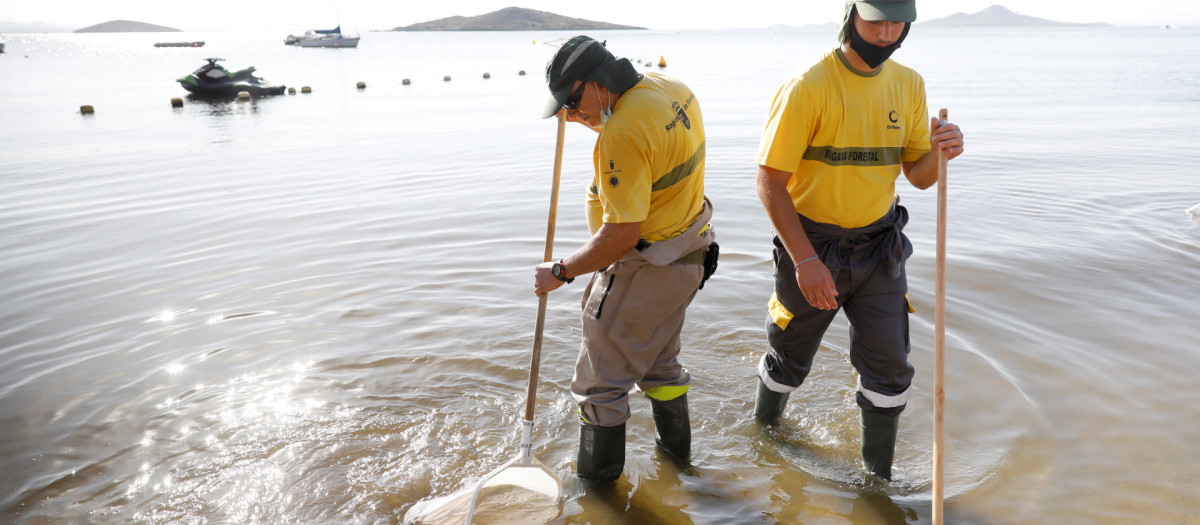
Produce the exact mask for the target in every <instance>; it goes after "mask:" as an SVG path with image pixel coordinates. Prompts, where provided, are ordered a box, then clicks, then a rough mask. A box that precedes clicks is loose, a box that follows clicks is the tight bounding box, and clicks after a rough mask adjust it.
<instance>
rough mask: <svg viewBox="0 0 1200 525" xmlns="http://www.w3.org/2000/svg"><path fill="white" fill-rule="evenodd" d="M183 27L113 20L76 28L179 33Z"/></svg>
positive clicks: (84, 29) (125, 31)
mask: <svg viewBox="0 0 1200 525" xmlns="http://www.w3.org/2000/svg"><path fill="white" fill-rule="evenodd" d="M182 31H183V30H182V29H175V28H173V27H164V26H156V25H154V24H147V23H145V22H133V21H130V20H113V21H111V22H104V23H103V24H96V25H94V26H88V27H85V28H83V29H76V30H75V32H76V33H179V32H182Z"/></svg>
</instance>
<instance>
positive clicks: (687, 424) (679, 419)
mask: <svg viewBox="0 0 1200 525" xmlns="http://www.w3.org/2000/svg"><path fill="white" fill-rule="evenodd" d="M650 408H651V409H652V411H653V412H654V428H655V429H656V430H657V431H658V437H656V438H655V439H654V442H655V443H657V444H658V446H659V447H662V449H663V450H665V451H667V452H669V453H670V454H671V455H673V456H676V457H679V458H687V457H688V455H689V454H691V453H692V425H691V421H690V420H689V419H688V404H687V394H683V395H682V396H679V397H677V398H675V399H672V400H670V401H659V400H657V399H654V398H650Z"/></svg>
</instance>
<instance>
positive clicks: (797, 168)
mask: <svg viewBox="0 0 1200 525" xmlns="http://www.w3.org/2000/svg"><path fill="white" fill-rule="evenodd" d="M916 16H917V13H916V6H915V2H914V1H913V0H874V1H865V2H856V1H847V2H846V11H845V18H844V20H843V25H842V30H841V34H839V35H838V39H839V41H840V42H841V46H840V47H838V48H835V49H833V50H832V51H830V52H829V53H827V54H826V55H825V56H824V57H823V58H822V59H821V61H820V62H818V63H817V64H816V65H815V66H813V67H812V68H811V69H809V70H808V71H806V72H805V73H803V74H801V75H800V76H798V77H796V78H794V79H792V80H790V81H788V82H787V83H785V84H784V85H783V87H782V88H781V89H780V90H779V93H778V94H777V95H776V96H775V100H774V102H773V104H772V105H771V111H770V115H769V116H768V119H767V124H766V127H765V129H764V131H763V135H762V139H761V142H760V144H759V155H758V164H759V167H758V183H757V184H758V195H759V198H760V199H761V200H762V203H763V207H764V208H766V211H767V215H768V216H769V217H770V220H771V223H772V225H773V226H774V229H775V240H774V243H775V257H774V259H775V293H774V295H772V297H771V300H770V303H769V308H768V310H769V314H768V319H767V338H768V340H769V342H770V349H769V350H768V351H767V352H766V353H765V354H764V355H763V358H762V360H761V361H760V363H759V370H758V377H759V381H758V394H757V396H756V399H755V407H754V415H755V417H756V418H758V419H759V420H761V421H763V422H765V423H767V424H775V423H776V422H777V421H778V420H779V418H780V416H781V415H782V413H783V409H784V405H785V403H786V402H787V399H788V395H789V393H790V392H792V391H793V390H795V389H796V388H797V387H799V386H800V384H801V383H802V382H803V381H804V379H805V377H806V376H807V375H808V372H809V370H810V368H811V366H812V361H813V357H814V356H815V355H816V352H817V349H818V347H819V346H820V344H821V338H822V336H823V335H824V333H825V330H826V329H827V328H828V327H829V324H830V322H832V320H833V317H834V315H835V314H836V313H837V311H838V310H839V309H841V310H844V311H845V312H846V317H847V319H848V320H849V321H850V362H851V364H853V365H854V368H855V369H856V370H857V371H858V373H859V388H858V394H857V402H858V405H859V407H860V408H861V412H862V453H863V462H864V464H865V466H866V468H867V470H869V471H871V472H872V473H874V474H876V475H878V476H880V477H882V478H884V479H889V480H890V479H891V466H892V459H893V455H894V452H895V443H896V430H897V428H898V423H899V418H900V413H901V412H902V411H903V410H904V407H905V404H906V403H907V400H908V394H909V387H910V386H911V384H912V377H913V372H914V371H913V367H912V365H911V364H909V362H908V352H909V337H908V314H909V312H910V311H911V310H909V305H908V299H907V296H906V294H907V291H908V284H907V280H906V277H905V272H904V261H905V259H907V258H908V256H909V255H911V254H912V245H911V244H910V243H909V241H908V238H907V237H905V236H904V234H903V233H902V231H901V230H902V229H903V227H904V225H905V223H907V222H908V212H907V211H906V210H905V209H904V207H903V206H900V205H899V204H898V202H897V197H896V188H895V181H896V178H897V176H898V175H899V174H900V173H901V171H903V173H904V175H905V177H906V178H908V181H909V182H910V183H911V184H912V185H913V186H916V187H917V188H921V189H925V188H928V187H930V186H932V185H933V184H935V183H936V182H937V154H936V153H935V151H936V150H937V149H938V148H940V149H941V150H942V151H944V152H945V153H946V155H947V156H948V158H954V157H957V156H958V155H959V154H961V153H962V151H963V135H962V132H961V131H960V130H959V128H958V126H956V125H954V124H949V123H947V124H945V125H939V123H938V121H937V119H932V122H930V120H927V119H928V118H929V111H928V109H927V108H926V105H925V84H924V80H923V79H922V78H921V76H920V75H919V74H917V73H916V72H915V71H913V70H911V69H909V68H907V67H904V66H902V65H900V64H898V63H896V62H894V61H889V60H888V57H889V56H890V55H891V53H892V52H893V51H895V50H896V48H899V47H900V43H901V42H902V41H903V40H904V38H905V37H906V36H907V35H908V30H909V28H910V26H911V24H912V22H913V21H914V20H916ZM927 122H929V124H928V126H927V124H926V123H927Z"/></svg>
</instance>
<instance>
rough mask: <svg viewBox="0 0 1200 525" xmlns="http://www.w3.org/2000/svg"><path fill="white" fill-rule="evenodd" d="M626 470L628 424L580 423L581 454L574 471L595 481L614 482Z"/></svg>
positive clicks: (586, 478) (588, 479) (581, 476)
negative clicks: (606, 425) (611, 425)
mask: <svg viewBox="0 0 1200 525" xmlns="http://www.w3.org/2000/svg"><path fill="white" fill-rule="evenodd" d="M624 469H625V423H621V424H620V425H617V426H615V427H602V426H599V425H591V424H588V423H583V422H580V423H579V456H578V457H577V458H576V461H575V472H576V474H578V475H579V477H580V478H583V479H585V480H587V481H593V482H611V481H616V479H617V478H619V477H621V471H622V470H624Z"/></svg>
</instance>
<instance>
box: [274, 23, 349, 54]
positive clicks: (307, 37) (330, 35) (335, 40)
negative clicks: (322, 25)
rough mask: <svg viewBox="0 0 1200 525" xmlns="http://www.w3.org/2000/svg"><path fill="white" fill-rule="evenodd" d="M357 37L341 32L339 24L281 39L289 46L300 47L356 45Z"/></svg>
mask: <svg viewBox="0 0 1200 525" xmlns="http://www.w3.org/2000/svg"><path fill="white" fill-rule="evenodd" d="M358 40H359V37H357V36H345V35H343V34H342V26H341V25H339V26H337V27H335V28H333V29H314V30H310V31H305V32H304V34H303V35H300V36H296V35H288V37H287V39H286V40H284V41H283V43H284V44H287V45H289V46H291V45H298V46H300V47H339V48H340V47H358Z"/></svg>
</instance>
